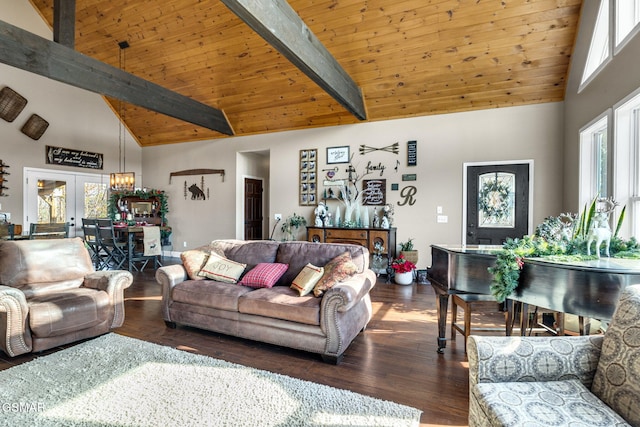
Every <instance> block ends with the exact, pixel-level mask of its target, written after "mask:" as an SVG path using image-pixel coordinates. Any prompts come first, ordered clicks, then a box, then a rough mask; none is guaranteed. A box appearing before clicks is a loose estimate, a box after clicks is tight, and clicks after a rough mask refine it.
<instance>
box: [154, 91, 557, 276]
mask: <svg viewBox="0 0 640 427" xmlns="http://www.w3.org/2000/svg"><path fill="white" fill-rule="evenodd" d="M562 126H563V105H562V103H549V104H538V105H530V106H524V107H512V108H501V109H491V110H483V111H477V112H468V113H455V114H446V115H439V116H427V117H418V118H410V119H401V120H389V121H384V122H372V123H360V124H354V125H344V126H336V127H327V128H319V129H308V130H300V131H291V132H280V133H272V134H265V135H256V136H246V137H234V138H230V139H223V140H212V141H201V142H192V143H184V144H175V145H163V146H157V147H147V148H145V149H144V150H143V156H142V158H143V170H144V172H145V185H147V186H151V187H154V188H159V189H163V190H165V191H167V193H168V195H169V205H170V213H169V215H168V218H169V222H170V225H171V226H172V227H173V229H174V236H173V242H174V249H175V250H182V249H183V243H184V242H187V247H195V246H199V245H202V244H205V243H208V242H209V241H211V240H213V239H218V238H234V237H241V234H238V230H241V229H242V228H241V224H239V223H240V222H241V220H242V214H243V213H242V211H241V210H240V209H239V208H238V206H239V205H238V200H237V198H241V197H242V195H241V194H240V193H239V192H238V188H240V186H239V185H238V182H237V181H238V180H239V179H241V176H242V174H243V173H246V172H244V171H239V170H238V169H237V163H236V153H238V152H247V151H252V150H255V151H263V150H265V149H266V148H268V149H269V159H270V166H269V180H268V182H269V187H270V188H269V192H270V198H269V204H270V207H269V212H268V217H269V220H270V226H269V229H271V227H272V226H273V220H272V219H273V215H274V214H275V213H281V214H283V216H284V217H285V218H286V217H287V216H289V215H291V214H293V213H298V214H300V215H303V216H305V217H306V218H307V221H308V222H311V221H312V220H313V207H304V206H299V205H298V167H299V166H298V165H299V161H298V158H299V150H301V149H305V148H316V149H318V160H319V165H318V170H319V171H321V170H322V169H325V168H327V167H328V166H327V165H326V148H327V147H332V146H341V145H349V146H350V147H351V152H352V153H355V155H354V158H353V163H354V165H355V166H356V168H357V170H358V172H359V173H362V172H363V171H364V168H365V166H366V165H367V163H368V162H369V161H371V163H372V164H375V165H377V164H378V163H382V164H383V165H384V166H386V170H385V171H384V174H383V176H382V177H381V178H385V179H386V180H387V200H388V201H389V202H390V203H393V204H394V205H395V224H394V225H395V226H396V227H397V228H398V240H399V241H405V240H406V239H408V238H410V237H412V238H414V242H415V244H416V245H417V248H418V249H419V250H420V251H421V252H422V254H421V261H420V266H421V267H424V266H426V265H428V264H429V263H430V248H429V245H431V244H434V243H441V244H445V243H450V244H455V243H460V242H461V230H462V203H463V202H462V188H463V187H462V186H463V183H462V165H463V163H465V162H481V161H502V160H523V159H533V160H534V168H535V182H534V194H533V203H534V225H535V224H538V223H539V222H541V221H542V220H543V219H544V218H545V217H547V216H550V215H558V214H560V213H561V207H562V199H561V188H562V151H561V148H562ZM409 140H416V141H418V166H416V167H407V160H406V155H407V152H406V150H407V144H406V142H407V141H409ZM394 142H399V143H400V153H399V155H395V154H392V153H388V152H380V151H377V152H373V153H370V154H367V155H364V156H362V155H360V154H359V153H358V147H359V146H360V145H367V146H372V147H378V148H381V147H385V146H388V145H390V144H393V143H394ZM396 161H400V167H399V169H398V171H397V172H396V171H395V170H394V168H395V166H396ZM337 166H339V171H338V173H337V175H336V178H340V177H346V171H345V169H346V166H347V165H345V164H340V165H337ZM243 167H246V165H245V166H243ZM331 167H333V165H331ZM198 168H211V169H225V171H226V178H225V182H224V183H223V182H221V180H220V179H219V178H218V177H217V176H206V177H205V179H206V181H207V182H211V183H212V185H211V188H212V194H213V195H214V197H212V199H211V200H208V201H194V200H190V199H188V198H187V200H185V198H184V195H183V187H184V179H183V180H174V181H173V183H172V184H171V185H168V184H167V183H168V177H169V173H170V172H172V171H180V170H186V169H198ZM414 173H415V174H416V175H417V181H415V182H403V181H402V180H401V176H402V174H414ZM320 174H321V176H320V177H319V180H320V182H321V181H322V174H323V172H321V173H320ZM373 177H377V178H380V176H379V175H378V174H377V173H374V174H372V175H371V176H369V177H368V178H373ZM199 179H200V177H199V176H196V177H191V178H190V179H187V181H188V182H192V181H193V182H199ZM392 183H398V184H399V187H400V189H402V188H403V187H404V186H405V185H415V186H416V187H417V190H418V192H417V194H416V196H415V204H414V205H413V206H409V205H406V206H398V202H400V201H401V198H400V191H391V189H390V188H391V184H392ZM322 190H323V187H322V186H320V187H319V194H322ZM330 203H335V202H330ZM331 206H332V210H333V209H334V207H335V204H334V205H331ZM437 206H442V207H443V210H444V214H445V215H447V216H448V217H449V222H448V223H446V224H442V223H437V222H436V207H437ZM298 237H299V238H304V234H302V233H301V234H300V235H299V236H298ZM274 238H276V239H280V238H282V234H281V233H280V232H279V230H278V232H277V233H276V235H275V236H274Z"/></svg>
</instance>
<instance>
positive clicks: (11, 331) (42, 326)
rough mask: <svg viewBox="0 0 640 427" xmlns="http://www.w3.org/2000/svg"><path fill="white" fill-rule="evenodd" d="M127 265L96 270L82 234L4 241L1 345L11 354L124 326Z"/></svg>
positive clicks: (0, 279) (0, 273)
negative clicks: (123, 268)
mask: <svg viewBox="0 0 640 427" xmlns="http://www.w3.org/2000/svg"><path fill="white" fill-rule="evenodd" d="M132 281H133V276H132V275H131V273H129V272H128V271H125V270H111V271H98V272H96V271H95V270H94V267H93V264H92V262H91V256H90V255H89V252H88V251H87V249H86V247H85V246H84V243H83V241H82V239H80V238H77V237H76V238H68V239H47V240H13V241H2V242H0V349H2V350H3V351H4V352H5V353H6V354H7V355H9V356H12V357H13V356H17V355H20V354H24V353H29V352H38V351H42V350H47V349H50V348H52V347H56V346H59V345H63V344H67V343H70V342H74V341H78V340H82V339H85V338H91V337H94V336H98V335H101V334H104V333H106V332H109V331H110V330H111V329H113V328H117V327H119V326H122V323H123V321H124V290H125V289H126V288H128V287H129V286H131V283H132Z"/></svg>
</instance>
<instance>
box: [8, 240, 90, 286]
mask: <svg viewBox="0 0 640 427" xmlns="http://www.w3.org/2000/svg"><path fill="white" fill-rule="evenodd" d="M93 272H94V268H93V262H92V261H91V256H90V255H89V251H88V250H87V248H86V247H85V246H84V242H83V241H82V239H80V238H79V237H74V238H68V239H43V240H9V241H2V242H0V283H2V284H3V285H6V286H11V287H14V288H18V289H21V290H22V291H23V292H24V293H25V296H26V297H27V298H30V297H31V296H32V295H36V294H39V293H47V292H48V290H49V289H51V288H49V286H51V287H57V289H72V288H77V287H79V286H81V285H82V283H83V282H84V277H85V276H86V275H87V274H89V273H93ZM48 288H49V289H48Z"/></svg>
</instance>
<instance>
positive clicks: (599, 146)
mask: <svg viewBox="0 0 640 427" xmlns="http://www.w3.org/2000/svg"><path fill="white" fill-rule="evenodd" d="M593 137H594V147H593V148H594V154H595V158H596V171H595V178H596V191H597V194H598V195H599V196H600V197H608V194H607V193H608V191H607V171H608V168H607V158H608V156H607V130H606V129H604V130H603V131H599V132H596V133H595V134H594V135H593Z"/></svg>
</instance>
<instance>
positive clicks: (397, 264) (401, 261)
mask: <svg viewBox="0 0 640 427" xmlns="http://www.w3.org/2000/svg"><path fill="white" fill-rule="evenodd" d="M391 268H393V271H394V272H395V277H394V279H395V282H396V283H397V284H399V285H410V284H411V283H413V270H415V269H416V265H415V264H414V263H413V262H411V261H409V260H407V259H406V258H405V257H404V255H402V254H400V256H398V258H396V259H394V260H393V262H392V263H391Z"/></svg>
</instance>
